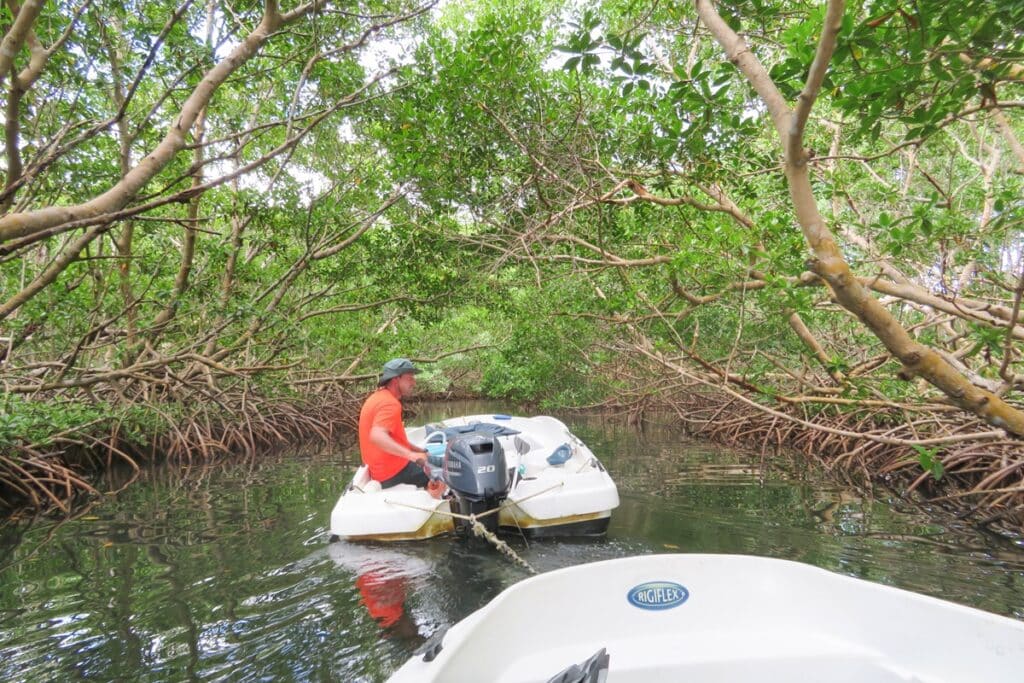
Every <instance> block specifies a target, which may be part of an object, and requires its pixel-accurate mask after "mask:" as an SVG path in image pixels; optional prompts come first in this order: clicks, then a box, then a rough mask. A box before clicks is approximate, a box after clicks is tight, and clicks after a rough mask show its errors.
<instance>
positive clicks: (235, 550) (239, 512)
mask: <svg viewBox="0 0 1024 683" xmlns="http://www.w3.org/2000/svg"><path fill="white" fill-rule="evenodd" d="M495 409H501V408H500V407H498V406H493V405H484V404H475V405H474V404H443V405H430V406H426V407H424V408H423V412H421V414H420V415H419V417H418V418H417V420H416V422H417V423H419V422H428V421H435V420H437V419H441V418H443V417H445V416H451V415H459V414H466V413H478V412H487V411H489V410H495ZM561 417H562V418H563V419H564V420H565V422H566V423H567V424H568V425H569V426H570V428H571V429H572V430H573V431H574V432H575V433H576V434H577V435H578V436H580V437H581V438H582V439H583V440H584V441H585V442H586V443H587V444H588V445H589V446H590V447H591V449H592V450H593V451H594V452H595V453H596V454H597V455H598V456H599V457H600V458H601V459H602V461H603V462H604V463H605V465H606V467H607V468H608V470H609V471H610V472H611V474H612V476H613V478H614V479H615V481H616V483H617V484H618V487H619V492H620V497H621V499H622V504H621V506H620V507H619V508H618V509H617V510H615V512H614V513H613V515H612V522H611V526H610V528H609V531H608V535H607V538H604V539H601V540H588V541H575V542H569V541H555V540H540V541H532V542H530V543H529V544H526V543H525V542H524V541H523V540H521V539H514V538H512V539H509V543H510V544H511V545H512V546H513V547H514V548H515V550H516V551H517V552H518V553H519V554H520V555H521V556H522V557H523V558H524V559H526V560H527V562H529V563H530V565H532V566H533V567H534V568H536V569H537V570H538V571H548V570H551V569H555V568H559V567H564V566H569V565H574V564H579V563H583V562H590V561H594V560H601V559H608V558H614V557H623V556H629V555H637V554H644V553H659V552H711V553H746V554H756V555H766V556H771V557H779V558H786V559H793V560H800V561H803V562H808V563H810V564H814V565H818V566H821V567H825V568H827V569H831V570H834V571H838V572H841V573H843V574H848V575H852V576H857V577H861V578H865V579H869V580H871V581H876V582H879V583H885V584H890V585H895V586H899V587H901V588H907V589H910V590H914V591H917V592H920V593H925V594H929V595H934V596H937V597H941V598H944V599H947V600H953V601H955V602H959V603H962V604H967V605H971V606H974V607H979V608H981V609H985V610H988V611H991V612H995V613H998V614H1003V615H1007V616H1011V617H1015V618H1018V619H1024V549H1022V548H1021V547H1019V546H1018V545H1016V544H1014V543H1010V542H1007V541H1005V540H1002V539H998V538H993V537H986V536H984V535H981V534H979V533H977V532H975V531H973V530H971V529H970V528H955V527H952V526H946V527H944V526H942V525H939V524H937V523H936V522H934V521H929V519H928V518H926V517H925V516H924V515H922V514H920V513H919V512H917V511H914V510H912V509H906V510H901V509H899V507H900V506H897V505H893V503H892V501H888V500H869V499H865V498H862V497H860V496H858V495H857V494H856V493H855V492H853V491H850V490H846V489H843V488H839V487H836V486H835V485H834V484H829V483H827V482H825V481H824V480H823V479H822V478H821V477H818V476H816V475H815V474H814V471H813V469H809V468H806V467H801V466H799V465H797V464H794V463H790V462H775V461H773V460H771V459H768V460H766V461H765V462H762V461H761V459H760V457H758V456H756V455H755V456H745V455H743V454H740V453H736V452H731V451H727V450H723V449H720V448H717V447H712V446H709V445H707V444H701V443H698V442H693V441H690V440H687V439H685V438H683V437H681V436H680V435H679V434H678V432H676V431H673V430H672V429H670V428H667V427H659V426H657V425H650V426H648V427H647V428H646V429H645V430H644V431H638V430H636V429H633V428H631V427H627V426H626V425H624V424H623V423H622V422H620V421H618V420H614V419H605V418H602V417H594V416H578V415H563V416H561ZM357 460H358V454H357V453H356V451H355V450H351V449H350V450H347V451H343V452H336V453H331V454H325V455H308V454H306V455H304V454H297V453H281V454H277V455H273V456H268V457H265V458H261V459H260V460H258V461H253V462H246V463H228V464H219V465H216V466H213V467H205V468H200V467H196V468H193V469H192V470H190V471H188V472H185V473H184V474H182V473H181V472H180V471H179V469H178V468H171V467H160V468H153V469H151V470H148V471H147V472H146V473H145V474H144V476H143V477H142V478H141V480H140V481H137V482H135V483H134V484H132V485H131V486H130V487H128V488H127V489H125V490H124V491H122V492H121V493H119V494H117V495H116V496H112V497H110V498H109V499H108V500H105V501H104V502H102V503H101V504H99V505H97V506H95V507H94V508H93V509H92V510H90V511H89V513H88V514H86V515H85V516H83V517H81V518H79V519H76V520H74V521H71V522H67V523H63V524H55V523H52V522H47V523H38V524H35V525H33V526H31V527H30V528H28V529H27V530H26V529H25V528H23V527H21V526H17V525H12V524H9V523H8V524H6V525H4V526H2V527H0V680H4V681H47V680H61V681H64V680H69V679H71V680H96V681H109V680H131V681H191V680H202V681H219V680H225V681H227V680H230V681H242V680H245V681H249V680H274V681H286V680H287V681H305V680H336V681H382V680H385V679H386V678H387V676H388V675H389V674H390V673H391V672H392V671H393V670H394V669H395V668H397V667H398V666H399V665H400V664H401V663H402V662H403V661H404V660H405V659H406V658H407V657H408V656H410V654H411V653H412V651H413V650H415V648H416V647H417V646H418V645H419V644H420V643H421V642H422V641H423V640H424V638H426V637H427V636H429V635H430V634H431V633H433V632H434V631H435V630H437V629H438V628H441V627H443V626H446V625H449V624H451V623H453V622H455V621H457V620H459V619H461V618H462V617H464V616H466V615H467V614H469V613H470V612H472V611H473V610H475V609H477V608H478V607H480V606H481V605H483V604H484V603H486V602H487V601H488V600H489V599H490V598H492V597H493V596H494V595H496V594H497V593H498V592H499V591H501V590H502V589H503V588H505V587H507V586H509V585H511V584H512V583H514V582H516V581H518V580H520V579H522V578H525V577H526V574H525V572H524V570H522V569H521V568H519V567H518V566H516V565H515V564H513V563H512V562H510V561H509V560H508V559H506V558H504V557H503V556H501V555H499V554H498V553H497V552H495V551H493V550H492V549H489V548H487V547H480V546H477V545H465V544H463V543H460V542H458V541H455V540H453V539H434V540H430V541H424V542H418V543H407V544H401V545H396V544H391V545H358V544H349V543H344V542H339V543H328V542H327V534H326V530H327V521H328V515H329V513H330V510H331V507H332V506H333V505H334V502H335V500H336V499H337V496H338V495H339V494H340V493H341V490H342V488H343V486H344V485H345V483H347V478H348V477H349V476H350V475H351V472H352V471H353V470H354V467H355V463H356V462H357ZM878 618H879V619H885V618H886V615H884V614H879V615H878ZM907 636H908V638H915V637H923V638H926V637H927V634H926V633H925V634H907Z"/></svg>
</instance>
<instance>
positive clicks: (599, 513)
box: [330, 415, 619, 541]
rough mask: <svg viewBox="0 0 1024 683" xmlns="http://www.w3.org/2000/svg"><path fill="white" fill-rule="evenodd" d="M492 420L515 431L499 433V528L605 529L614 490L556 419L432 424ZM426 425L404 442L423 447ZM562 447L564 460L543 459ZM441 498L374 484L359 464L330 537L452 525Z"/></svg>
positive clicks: (412, 533) (426, 532) (429, 532)
mask: <svg viewBox="0 0 1024 683" xmlns="http://www.w3.org/2000/svg"><path fill="white" fill-rule="evenodd" d="M477 423H487V424H497V425H500V426H503V427H507V428H508V429H509V430H512V431H515V432H517V433H516V434H512V435H508V436H501V437H499V438H500V440H501V443H502V447H503V451H504V454H505V458H506V462H507V465H508V467H509V469H510V470H512V471H513V472H514V475H513V478H512V485H511V488H510V490H509V494H508V498H507V500H505V501H504V503H503V504H502V506H501V509H500V510H499V512H498V513H497V514H498V525H499V526H500V527H502V528H503V529H505V530H507V531H510V532H515V533H523V534H525V535H528V536H545V535H599V534H603V533H604V532H605V530H606V529H607V528H608V522H609V520H610V518H611V511H612V510H613V509H614V508H616V507H618V505H619V493H618V489H617V488H616V486H615V482H613V481H612V479H611V477H610V476H609V475H608V472H607V471H606V470H605V469H604V467H603V466H602V465H601V463H600V461H599V460H598V459H597V457H595V456H594V454H593V452H591V450H590V449H589V448H587V446H586V445H585V444H584V443H583V442H582V441H580V440H579V439H578V438H577V437H576V436H575V435H573V434H572V433H571V432H570V431H569V429H568V428H567V427H566V426H565V424H563V423H562V422H561V421H559V420H557V419H555V418H553V417H548V416H537V417H515V416H508V415H470V416H464V417H457V418H451V419H449V420H445V421H443V422H441V423H438V424H435V425H432V427H433V428H435V429H436V428H457V427H466V426H470V425H473V424H477ZM427 431H428V430H427V427H425V426H421V427H414V428H411V429H407V430H406V432H407V434H408V436H409V441H410V443H413V444H415V445H419V446H425V444H426V441H427V436H428V434H427ZM560 447H563V448H564V449H565V450H564V452H565V453H566V454H567V456H568V457H567V459H566V460H564V461H561V462H559V463H558V464H556V465H552V464H551V463H550V462H549V461H548V458H549V457H550V456H551V455H552V453H553V452H554V451H556V450H557V449H559V448H560ZM450 513H451V508H450V505H449V502H448V501H447V500H440V501H439V500H436V499H434V498H432V497H431V496H430V495H429V494H428V493H427V492H426V491H424V490H422V489H416V488H415V487H412V486H404V485H403V486H396V487H393V488H389V489H386V490H381V489H380V488H379V485H377V484H376V483H374V482H370V481H369V477H368V475H367V473H366V469H365V467H361V468H360V469H359V470H358V471H357V472H356V474H355V476H354V477H353V481H352V484H351V485H350V486H349V487H348V488H347V489H346V491H345V492H344V493H343V494H342V496H341V497H340V498H339V499H338V502H337V504H336V505H335V507H334V510H333V511H332V513H331V531H330V533H331V535H332V536H337V537H339V538H345V539H348V540H374V541H394V540H412V539H420V538H429V537H431V536H437V535H439V534H444V533H447V532H450V531H452V530H453V529H454V522H453V518H452V517H451V516H450Z"/></svg>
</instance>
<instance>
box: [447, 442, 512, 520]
mask: <svg viewBox="0 0 1024 683" xmlns="http://www.w3.org/2000/svg"><path fill="white" fill-rule="evenodd" d="M443 478H444V483H445V484H447V485H448V488H449V489H451V491H452V493H453V494H454V498H453V500H452V508H453V509H452V512H458V513H459V514H462V515H480V514H482V513H484V512H487V511H488V510H494V509H496V508H497V507H498V506H499V505H501V503H502V501H503V500H505V498H506V497H507V496H508V487H509V474H508V466H507V465H506V464H505V450H504V449H503V448H502V447H501V443H500V442H499V441H498V437H497V436H495V435H494V434H490V433H487V432H484V431H471V432H465V433H462V434H459V435H457V436H453V437H449V439H448V447H447V448H446V449H445V453H444V462H443ZM480 523H481V524H483V525H484V526H485V527H486V528H487V529H488V530H489V531H491V532H495V531H497V530H498V513H497V512H494V513H491V514H489V515H487V516H486V517H484V518H482V519H481V520H480ZM456 528H457V529H458V531H459V533H465V532H467V531H471V530H470V529H469V523H468V522H465V521H463V520H456Z"/></svg>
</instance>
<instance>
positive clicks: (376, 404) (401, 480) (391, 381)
mask: <svg viewBox="0 0 1024 683" xmlns="http://www.w3.org/2000/svg"><path fill="white" fill-rule="evenodd" d="M419 372H420V370H419V368H417V367H416V366H414V365H413V364H412V362H411V361H410V360H409V359H407V358H393V359H391V360H389V361H388V362H387V363H385V364H384V369H383V371H382V372H381V374H380V381H379V382H377V387H378V388H377V390H376V391H374V392H373V393H372V394H370V397H369V398H367V399H366V402H365V403H363V408H362V410H361V411H360V413H359V450H360V452H361V454H362V456H363V463H364V464H365V465H366V466H367V467H368V468H369V469H370V478H371V479H374V480H376V481H379V482H380V485H381V488H385V489H386V488H390V487H392V486H396V485H398V484H413V485H415V486H419V487H421V488H423V487H426V488H427V489H428V490H429V491H430V493H431V495H433V496H435V497H438V496H440V494H441V491H442V490H443V488H444V487H443V486H442V485H441V484H440V482H438V483H437V484H436V485H433V486H428V484H429V483H430V480H429V478H428V477H427V474H426V471H425V470H424V467H425V466H426V464H427V451H426V449H425V448H420V447H419V446H413V445H412V444H410V443H409V439H408V437H406V435H405V425H404V424H402V399H403V398H404V397H406V396H410V395H411V394H412V392H413V390H414V389H415V388H416V375H417V374H418V373H419Z"/></svg>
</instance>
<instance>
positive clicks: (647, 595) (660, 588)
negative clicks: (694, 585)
mask: <svg viewBox="0 0 1024 683" xmlns="http://www.w3.org/2000/svg"><path fill="white" fill-rule="evenodd" d="M689 597H690V591H688V590H686V588H685V587H684V586H680V585H679V584H678V583H673V582H671V581H648V582H647V583H641V584H640V585H639V586H634V587H633V588H631V589H630V591H629V593H627V594H626V598H627V599H628V600H629V604H631V605H633V606H634V607H639V608H640V609H655V610H660V609H672V608H673V607H678V606H679V605H681V604H683V603H684V602H686V599H687V598H689Z"/></svg>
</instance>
